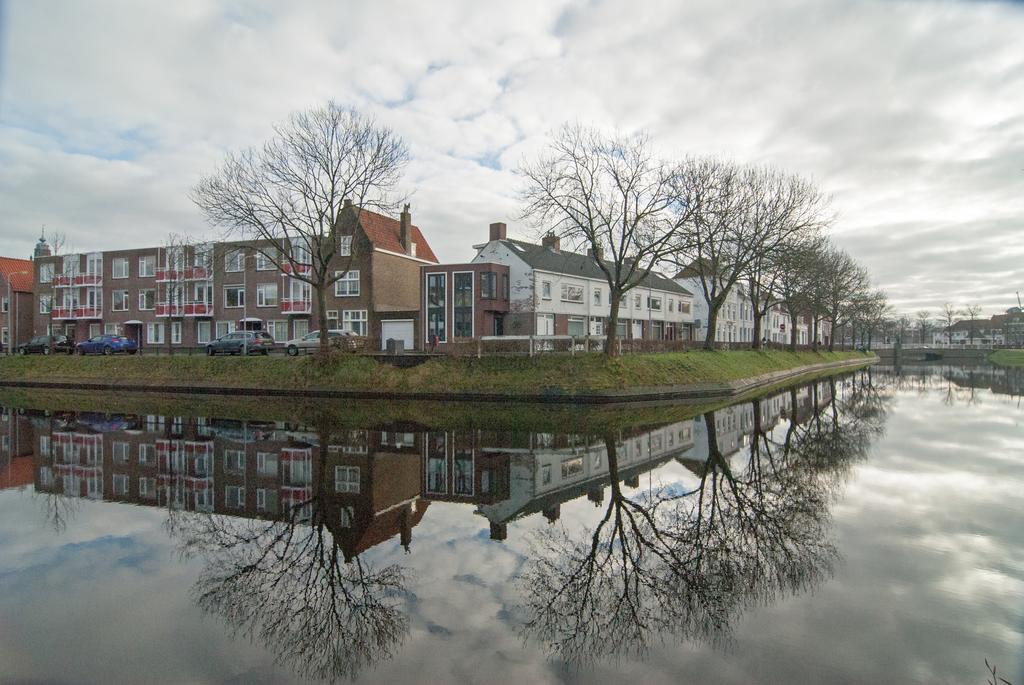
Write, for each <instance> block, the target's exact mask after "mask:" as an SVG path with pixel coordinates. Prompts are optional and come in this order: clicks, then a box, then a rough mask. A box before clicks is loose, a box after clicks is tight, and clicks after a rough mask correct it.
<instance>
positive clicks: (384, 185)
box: [191, 101, 409, 355]
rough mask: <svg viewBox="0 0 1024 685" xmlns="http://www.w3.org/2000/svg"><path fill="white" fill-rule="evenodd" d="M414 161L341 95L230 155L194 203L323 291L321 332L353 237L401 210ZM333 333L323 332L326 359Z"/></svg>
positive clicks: (202, 184)
mask: <svg viewBox="0 0 1024 685" xmlns="http://www.w3.org/2000/svg"><path fill="white" fill-rule="evenodd" d="M408 160H409V153H408V150H407V148H406V146H405V143H404V142H403V141H402V140H401V138H399V137H398V136H397V135H396V134H395V133H394V132H393V131H392V130H391V129H390V128H387V127H385V126H382V125H380V124H377V123H376V122H375V121H374V120H373V119H372V118H369V117H366V116H364V115H362V114H360V113H359V112H357V111H356V110H354V109H351V108H347V107H343V106H341V105H339V104H338V103H336V102H334V101H331V102H328V103H327V104H326V105H324V106H321V107H315V108H313V109H310V110H307V111H303V112H297V113H295V114H292V116H291V117H290V118H289V119H288V121H287V122H285V123H284V124H280V125H278V126H275V128H274V136H273V137H272V138H271V139H270V140H268V141H267V142H266V143H264V145H263V146H262V147H260V148H249V149H247V150H244V151H242V152H240V153H231V154H228V155H227V157H226V158H225V160H224V162H223V164H222V165H221V167H220V168H219V169H217V170H216V171H215V172H214V173H212V174H210V175H208V176H205V177H204V178H203V179H202V180H200V181H199V183H198V184H197V185H196V186H195V187H194V188H193V190H192V194H191V195H192V201H193V202H195V203H196V205H198V206H199V208H200V209H202V210H203V212H204V213H205V214H206V217H207V219H208V220H209V221H210V222H211V223H212V224H214V225H216V226H219V227H221V228H222V229H223V231H224V233H225V236H226V237H229V238H234V239H236V240H243V241H247V242H248V244H249V247H250V248H251V249H253V250H255V251H256V252H257V253H259V254H261V255H262V256H263V257H264V258H266V259H267V260H269V262H270V263H271V264H273V265H274V266H276V267H277V268H279V269H280V270H282V271H285V272H287V273H288V274H289V275H290V276H291V277H292V278H294V279H296V280H298V281H300V282H303V283H308V284H309V285H310V287H311V289H312V290H313V291H314V295H315V297H316V302H317V307H318V312H317V313H318V321H319V326H320V330H321V332H325V331H326V330H327V307H326V296H327V292H328V290H329V289H330V287H331V286H332V285H333V284H334V283H335V282H336V281H338V280H339V279H341V278H342V277H343V276H344V275H345V274H346V273H347V272H348V269H349V268H350V266H351V264H352V261H353V259H354V257H355V255H356V252H357V250H358V241H356V240H354V239H351V240H348V238H349V237H350V236H353V232H354V230H355V226H356V225H357V224H358V221H359V217H360V215H361V213H362V211H363V210H364V209H367V208H373V209H378V210H381V211H388V210H391V209H394V208H395V207H396V206H397V204H398V202H399V200H398V199H397V198H395V197H394V196H393V193H394V192H395V189H396V187H397V185H398V182H399V180H400V178H401V174H402V170H403V169H404V167H405V165H406V164H407V162H408ZM327 351H328V337H327V335H326V334H321V336H320V352H321V354H323V355H326V354H327Z"/></svg>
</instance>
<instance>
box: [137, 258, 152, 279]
mask: <svg viewBox="0 0 1024 685" xmlns="http://www.w3.org/2000/svg"><path fill="white" fill-rule="evenodd" d="M155 273H156V255H151V254H150V255H146V256H145V257H139V277H140V278H152V277H153V275H154V274H155Z"/></svg>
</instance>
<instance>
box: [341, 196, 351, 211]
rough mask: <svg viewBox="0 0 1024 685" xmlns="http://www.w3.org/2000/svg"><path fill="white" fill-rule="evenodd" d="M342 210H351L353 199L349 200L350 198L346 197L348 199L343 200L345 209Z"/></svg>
mask: <svg viewBox="0 0 1024 685" xmlns="http://www.w3.org/2000/svg"><path fill="white" fill-rule="evenodd" d="M342 208H343V209H351V208H352V199H351V198H348V197H346V198H345V199H344V200H343V207H342Z"/></svg>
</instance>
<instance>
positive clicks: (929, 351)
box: [872, 345, 997, 363]
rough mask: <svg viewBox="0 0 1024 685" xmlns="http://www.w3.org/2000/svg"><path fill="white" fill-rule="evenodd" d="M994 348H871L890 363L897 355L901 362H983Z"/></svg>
mask: <svg viewBox="0 0 1024 685" xmlns="http://www.w3.org/2000/svg"><path fill="white" fill-rule="evenodd" d="M994 349H997V348H995V347H994V346H992V345H906V346H904V347H898V346H896V345H879V346H872V351H873V352H874V353H875V354H877V355H878V357H879V359H881V360H882V361H892V360H895V359H896V356H897V354H898V355H899V360H900V361H901V362H904V363H905V362H938V361H945V362H952V363H963V362H975V363H976V362H983V361H985V360H986V359H988V356H989V355H990V354H992V351H993V350H994Z"/></svg>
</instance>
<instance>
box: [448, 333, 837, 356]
mask: <svg viewBox="0 0 1024 685" xmlns="http://www.w3.org/2000/svg"><path fill="white" fill-rule="evenodd" d="M616 345H617V346H618V350H619V353H620V354H649V353H655V352H687V351H690V350H701V349H704V341H702V340H642V339H635V338H627V339H621V338H620V339H617V340H616ZM750 345H751V344H750V343H749V342H745V343H737V342H732V343H728V342H716V343H715V344H714V349H716V350H748V349H750ZM604 346H605V337H604V336H603V335H588V336H571V335H502V336H484V337H481V338H477V339H473V340H465V341H458V342H449V343H447V344H446V345H445V346H444V349H443V351H441V353H442V354H447V355H450V356H455V357H484V356H488V357H490V356H524V355H525V356H529V357H535V356H538V355H548V354H561V355H569V356H573V355H575V354H576V353H581V354H585V353H587V352H603V351H604ZM763 347H764V348H765V349H779V350H788V349H789V347H788V345H783V344H780V343H766V344H764V345H763ZM810 349H812V348H811V347H810V346H809V345H798V346H797V350H800V351H806V350H810ZM819 349H824V347H823V346H819Z"/></svg>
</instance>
